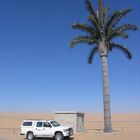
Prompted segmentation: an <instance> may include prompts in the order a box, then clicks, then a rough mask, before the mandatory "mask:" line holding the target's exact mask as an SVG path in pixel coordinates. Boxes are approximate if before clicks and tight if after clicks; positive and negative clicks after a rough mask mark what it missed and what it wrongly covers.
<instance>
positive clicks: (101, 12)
mask: <svg viewBox="0 0 140 140" xmlns="http://www.w3.org/2000/svg"><path fill="white" fill-rule="evenodd" d="M85 2H86V8H87V10H88V12H89V16H88V23H75V24H73V25H72V27H73V29H79V30H82V31H84V32H85V33H86V35H82V36H77V37H75V38H74V39H72V40H71V42H70V47H72V48H74V47H75V45H77V44H79V43H87V44H88V45H90V46H91V52H90V54H89V57H88V63H89V64H91V63H92V61H93V58H94V56H95V54H96V53H98V54H99V55H100V58H101V63H102V80H103V105H104V133H111V132H112V124H111V110H110V95H109V80H108V63H107V58H108V53H109V52H111V51H112V50H113V49H118V50H121V51H122V52H123V53H124V54H125V55H126V57H127V58H128V59H131V58H132V55H131V53H130V51H129V50H128V49H127V48H125V47H124V46H123V45H121V44H118V43H115V42H114V39H115V38H117V37H120V38H123V39H126V38H128V34H127V31H129V30H132V31H135V30H137V26H136V25H134V24H123V25H119V22H120V20H121V19H122V18H123V17H124V16H125V15H126V14H128V13H130V12H131V8H126V9H123V10H116V11H114V12H113V13H112V14H111V15H110V16H108V12H109V8H107V7H104V5H103V0H98V9H97V11H95V8H94V7H93V5H92V4H91V2H90V0H85Z"/></svg>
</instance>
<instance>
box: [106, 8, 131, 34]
mask: <svg viewBox="0 0 140 140" xmlns="http://www.w3.org/2000/svg"><path fill="white" fill-rule="evenodd" d="M131 10H132V9H131V8H126V9H123V10H119V11H118V10H117V11H115V12H113V14H112V15H111V16H110V17H109V18H108V20H107V22H106V25H105V32H106V34H108V32H109V31H110V29H111V28H113V27H115V25H116V24H117V23H118V22H119V21H120V19H121V18H122V17H123V16H125V15H126V14H128V13H129V12H131Z"/></svg>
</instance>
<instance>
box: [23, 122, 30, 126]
mask: <svg viewBox="0 0 140 140" xmlns="http://www.w3.org/2000/svg"><path fill="white" fill-rule="evenodd" d="M22 125H23V126H32V122H24V123H23V124H22Z"/></svg>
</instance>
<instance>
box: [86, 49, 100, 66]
mask: <svg viewBox="0 0 140 140" xmlns="http://www.w3.org/2000/svg"><path fill="white" fill-rule="evenodd" d="M97 52H98V48H97V47H94V48H92V50H91V52H90V54H89V57H88V63H89V64H92V62H93V58H94V56H95V54H96V53H97Z"/></svg>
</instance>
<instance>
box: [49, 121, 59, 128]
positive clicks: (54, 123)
mask: <svg viewBox="0 0 140 140" xmlns="http://www.w3.org/2000/svg"><path fill="white" fill-rule="evenodd" d="M50 123H51V124H52V125H53V126H54V127H57V126H60V124H59V123H58V122H56V121H51V122H50Z"/></svg>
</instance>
